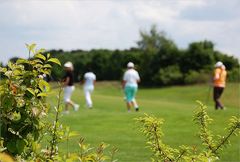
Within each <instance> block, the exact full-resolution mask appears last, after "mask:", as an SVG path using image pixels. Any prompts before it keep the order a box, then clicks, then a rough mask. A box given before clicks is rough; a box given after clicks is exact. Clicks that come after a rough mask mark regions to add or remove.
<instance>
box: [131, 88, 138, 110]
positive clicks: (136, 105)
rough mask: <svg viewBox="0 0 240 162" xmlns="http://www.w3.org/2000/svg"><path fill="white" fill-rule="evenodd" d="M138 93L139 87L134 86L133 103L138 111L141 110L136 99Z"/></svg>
mask: <svg viewBox="0 0 240 162" xmlns="http://www.w3.org/2000/svg"><path fill="white" fill-rule="evenodd" d="M136 93H137V88H134V89H133V92H132V96H133V99H132V105H133V106H134V108H135V110H136V111H139V107H138V104H137V101H136Z"/></svg>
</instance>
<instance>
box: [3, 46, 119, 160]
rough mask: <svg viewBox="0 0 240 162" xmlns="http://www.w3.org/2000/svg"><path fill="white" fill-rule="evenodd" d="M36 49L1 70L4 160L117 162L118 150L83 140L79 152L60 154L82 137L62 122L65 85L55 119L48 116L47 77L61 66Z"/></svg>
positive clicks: (33, 47) (48, 89)
mask: <svg viewBox="0 0 240 162" xmlns="http://www.w3.org/2000/svg"><path fill="white" fill-rule="evenodd" d="M35 46H36V45H35V44H32V45H27V48H28V50H29V58H30V55H31V54H33V58H32V59H28V60H26V59H18V60H16V62H15V63H12V62H9V63H8V66H7V67H6V68H3V67H0V73H2V74H3V76H4V77H5V79H4V80H2V81H1V85H0V96H1V98H0V161H2V160H3V161H5V160H7V161H9V159H10V160H12V159H11V157H9V156H8V155H7V154H9V155H10V156H12V157H14V161H19V162H22V161H30V162H34V161H38V162H45V161H48V162H52V161H79V162H103V161H111V162H114V161H115V160H114V154H115V153H116V151H117V149H115V148H114V149H113V150H112V151H111V152H110V153H109V155H106V153H105V149H106V148H107V147H108V145H106V144H104V143H101V144H100V145H99V146H98V147H97V148H96V149H94V148H92V147H90V146H89V145H87V144H85V143H84V139H83V138H81V139H80V141H79V143H78V144H79V152H78V153H69V152H67V154H60V153H59V150H58V145H59V143H60V142H63V141H66V142H67V147H68V141H69V139H70V138H71V137H73V136H76V135H78V134H77V133H76V132H71V131H70V128H69V127H66V126H64V125H62V124H61V123H60V122H59V118H60V116H61V115H60V114H61V109H62V107H61V104H60V103H61V102H60V101H61V92H62V86H61V85H59V87H60V91H59V95H58V104H57V106H56V107H54V110H55V111H54V116H53V118H51V117H48V110H49V108H50V107H49V105H48V104H47V103H46V97H47V96H48V92H50V86H49V84H48V83H47V82H46V81H45V80H44V75H50V74H51V69H52V64H58V65H61V64H60V62H59V61H58V59H56V58H51V57H50V54H46V55H44V54H42V53H43V52H44V50H43V49H40V50H36V49H35ZM43 139H44V140H45V141H47V142H48V143H47V144H46V146H45V147H44V146H43V147H42V146H41V142H42V141H43ZM6 153H7V154H6ZM12 161H13V160H12Z"/></svg>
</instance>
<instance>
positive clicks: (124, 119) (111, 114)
mask: <svg viewBox="0 0 240 162" xmlns="http://www.w3.org/2000/svg"><path fill="white" fill-rule="evenodd" d="M210 92H211V91H209V87H208V86H207V85H194V86H176V87H167V88H156V89H141V88H140V89H139V92H138V94H137V100H138V102H139V105H140V112H134V111H133V110H132V112H130V113H128V112H127V110H126V106H125V102H124V98H123V92H122V90H121V88H120V84H119V83H117V82H100V83H98V84H97V85H96V89H95V91H94V94H93V101H94V108H93V109H87V108H86V107H85V100H84V96H83V90H82V87H81V86H79V85H77V86H76V90H75V91H74V94H73V100H74V101H76V102H77V103H79V104H80V106H81V107H80V109H79V111H78V112H74V111H71V112H70V114H69V115H64V116H63V117H62V119H61V120H62V122H63V123H64V124H67V125H69V126H70V127H71V130H74V131H78V132H79V133H80V135H81V136H82V137H84V138H85V139H86V142H87V143H89V144H91V146H96V145H97V144H99V143H101V142H105V143H108V144H110V146H115V147H117V148H118V149H119V152H118V153H117V155H116V158H117V159H118V160H119V162H149V161H150V156H151V152H150V150H149V149H148V148H146V145H145V138H144V136H143V135H142V134H141V133H140V132H139V125H138V124H136V123H135V121H134V118H136V117H139V116H143V114H144V113H147V114H153V115H155V116H157V117H159V118H164V120H165V123H164V126H163V131H164V134H165V136H164V141H165V143H166V144H168V145H170V146H173V147H178V146H179V145H183V144H184V145H190V146H193V147H195V146H197V147H198V146H200V145H201V143H200V140H199V138H198V136H197V131H198V129H197V126H196V125H195V124H194V123H193V121H192V116H193V112H194V110H195V109H196V106H197V104H196V102H195V101H196V100H200V101H202V102H204V103H206V104H207V105H208V113H209V115H210V117H212V118H213V119H214V122H213V123H212V125H211V129H212V131H213V132H214V134H224V132H225V131H224V128H225V127H226V126H227V123H228V119H229V118H230V117H231V116H233V115H235V116H236V115H238V116H239V113H240V103H239V99H240V89H239V84H229V85H228V87H227V88H226V90H225V92H224V94H223V96H222V100H223V103H224V104H225V106H226V107H227V109H226V110H223V111H221V110H218V111H216V110H214V107H213V102H212V94H210ZM56 94H57V90H56V89H54V91H53V94H52V95H51V97H50V98H49V101H50V102H51V104H53V105H54V103H56V97H55V96H56ZM208 97H209V99H207V98H208ZM77 141H78V138H73V139H71V141H70V150H71V151H77V149H78V145H77ZM231 141H232V142H231V144H232V145H231V146H230V147H228V148H226V149H224V151H223V152H222V154H221V157H220V161H221V162H223V161H226V162H231V161H232V162H233V161H240V145H239V144H240V143H239V138H237V137H233V138H231ZM60 150H63V151H66V146H65V145H61V146H60Z"/></svg>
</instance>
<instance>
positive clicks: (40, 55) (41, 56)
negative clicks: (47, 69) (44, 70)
mask: <svg viewBox="0 0 240 162" xmlns="http://www.w3.org/2000/svg"><path fill="white" fill-rule="evenodd" d="M34 57H35V58H39V59H42V60H43V61H45V60H46V57H45V56H44V55H42V54H40V53H38V54H36V55H34Z"/></svg>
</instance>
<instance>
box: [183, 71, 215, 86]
mask: <svg viewBox="0 0 240 162" xmlns="http://www.w3.org/2000/svg"><path fill="white" fill-rule="evenodd" d="M211 78H212V76H211V75H210V74H209V72H208V71H200V72H197V71H193V70H190V71H189V72H188V73H187V74H186V75H185V76H184V83H185V84H196V83H207V82H211Z"/></svg>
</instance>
